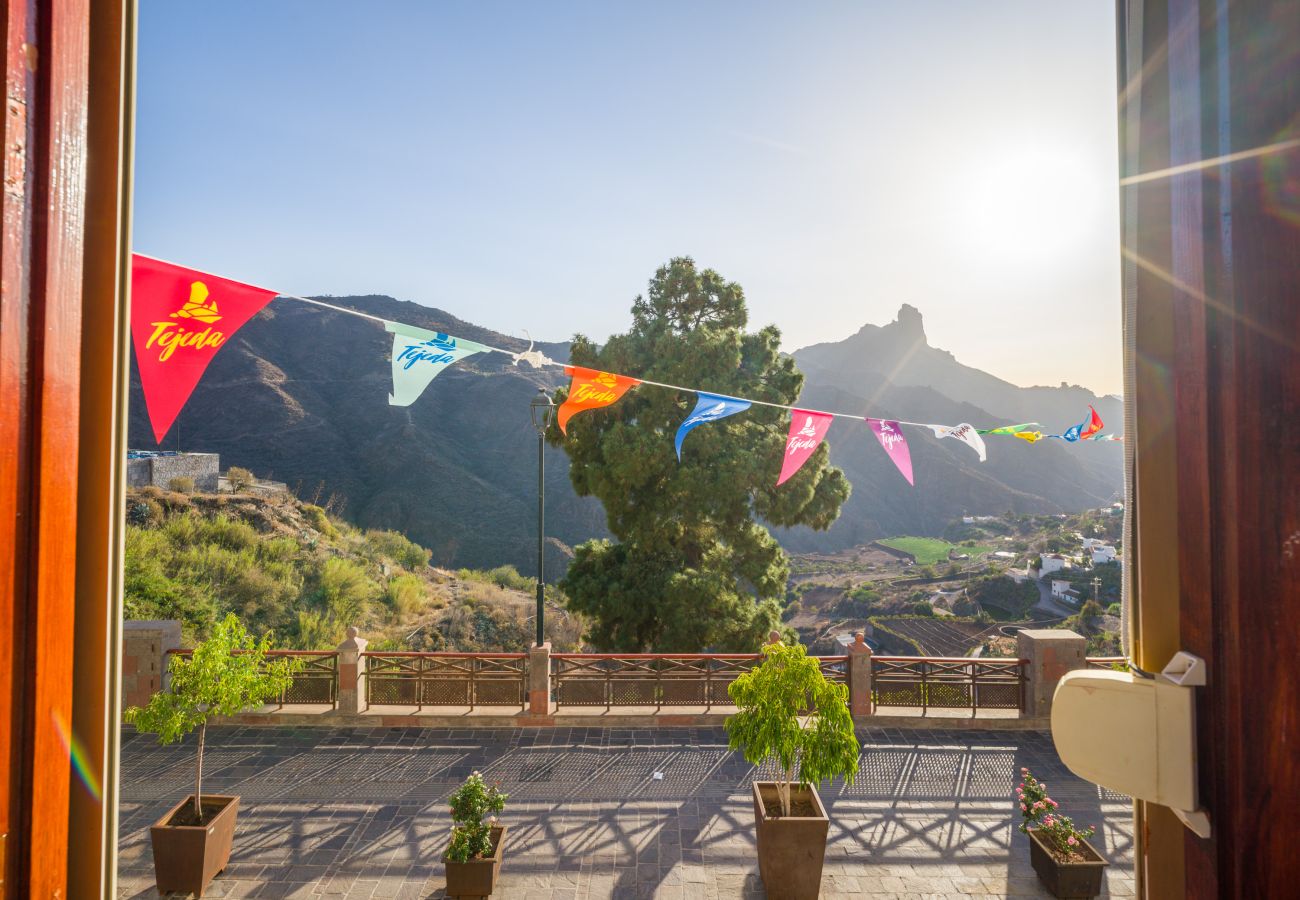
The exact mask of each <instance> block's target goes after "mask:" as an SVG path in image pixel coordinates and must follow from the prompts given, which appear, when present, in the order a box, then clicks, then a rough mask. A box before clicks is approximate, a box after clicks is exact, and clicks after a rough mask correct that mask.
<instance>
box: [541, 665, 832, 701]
mask: <svg viewBox="0 0 1300 900" xmlns="http://www.w3.org/2000/svg"><path fill="white" fill-rule="evenodd" d="M762 659H763V657H762V654H759V653H626V654H608V653H553V654H551V660H552V667H551V684H552V688H553V691H554V695H555V705H556V707H557V708H559V707H565V706H570V707H572V706H603V707H605V708H606V709H611V708H612V707H615V706H653V707H655V708H656V709H663V708H664V707H665V706H702V707H704V708H705V709H710V708H712V707H713V706H715V705H718V706H729V705H730V704H731V697H730V696H729V695H728V694H727V687H728V686H729V685H730V684H731V683H732V682H733V681H735V680H736V679H737V678H738V677H739V676H741V675H742V674H744V673H745V672H748V671H750V670H751V669H753V668H754V667H756V666H757V665H758V664H759V663H760V662H761V661H762ZM816 659H818V661H819V662H820V664H821V668H822V673H823V674H824V675H825V676H826V678H827V679H828V680H830V681H832V682H836V683H839V684H847V683H848V680H849V675H848V664H849V658H848V657H847V656H822V657H816Z"/></svg>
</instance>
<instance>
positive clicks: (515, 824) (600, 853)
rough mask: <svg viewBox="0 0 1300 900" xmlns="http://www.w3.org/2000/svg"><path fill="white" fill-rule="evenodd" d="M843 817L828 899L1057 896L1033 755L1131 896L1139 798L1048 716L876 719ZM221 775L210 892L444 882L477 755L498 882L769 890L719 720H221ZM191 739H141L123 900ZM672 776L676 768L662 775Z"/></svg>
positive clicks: (125, 755)
mask: <svg viewBox="0 0 1300 900" xmlns="http://www.w3.org/2000/svg"><path fill="white" fill-rule="evenodd" d="M859 740H860V741H861V743H862V757H861V759H860V766H861V771H860V774H859V777H858V780H857V782H856V783H855V784H853V785H844V784H842V783H840V782H835V783H832V784H826V785H823V786H822V787H821V788H820V791H821V795H822V800H823V802H824V803H825V804H826V806H827V807H828V809H829V810H830V813H831V818H832V826H831V831H830V839H829V844H828V846H827V854H826V865H825V871H824V878H823V883H822V888H823V890H822V896H823V897H857V898H862V897H871V898H877V900H880V898H887V897H896V898H897V897H910V898H918V900H919V898H926V897H929V898H938V897H944V898H949V900H951V898H958V897H960V898H969V897H981V896H986V897H992V896H998V897H1005V896H1033V897H1041V896H1046V894H1045V892H1044V891H1043V890H1042V887H1041V885H1040V884H1039V883H1038V881H1037V878H1036V876H1035V875H1034V872H1033V869H1032V867H1031V866H1030V864H1029V846H1028V839H1027V838H1026V837H1025V836H1024V835H1022V834H1020V833H1019V832H1018V831H1017V830H1016V828H1015V826H1016V824H1018V820H1017V818H1016V817H1014V816H1013V815H1012V813H1013V811H1014V805H1013V803H1012V800H1011V792H1012V790H1013V788H1014V784H1015V781H1016V778H1017V775H1018V771H1019V767H1020V766H1022V765H1023V766H1028V767H1029V768H1031V769H1033V770H1034V771H1035V772H1037V773H1039V774H1040V775H1041V776H1042V777H1043V778H1044V779H1045V780H1047V781H1049V782H1051V783H1052V793H1053V796H1055V797H1056V798H1057V799H1058V800H1060V801H1061V803H1062V805H1063V806H1065V807H1066V808H1067V809H1068V810H1069V813H1070V815H1071V816H1073V817H1074V818H1075V820H1076V821H1080V822H1085V823H1089V824H1097V825H1099V826H1101V827H1100V828H1099V829H1098V834H1097V837H1096V838H1095V839H1094V843H1095V844H1096V845H1097V846H1098V848H1099V849H1100V850H1101V851H1102V852H1103V853H1105V854H1106V855H1107V857H1108V858H1109V859H1110V861H1111V867H1110V869H1109V870H1108V872H1107V877H1106V892H1107V893H1108V894H1111V895H1115V896H1131V895H1132V894H1133V890H1134V888H1133V880H1132V874H1133V868H1132V822H1131V813H1130V807H1129V804H1128V802H1127V801H1126V799H1125V798H1123V797H1120V796H1118V795H1114V794H1110V793H1108V792H1103V791H1100V790H1099V789H1098V788H1096V787H1095V786H1093V785H1090V784H1087V783H1086V782H1083V781H1080V780H1079V779H1076V778H1074V777H1073V776H1071V775H1070V774H1069V773H1068V772H1067V771H1066V770H1065V768H1064V767H1063V766H1062V765H1061V763H1060V760H1059V759H1057V757H1056V755H1055V751H1054V749H1053V747H1052V745H1051V741H1050V739H1049V738H1047V736H1045V735H1040V734H1037V733H1034V732H982V731H965V730H962V731H957V730H905V729H898V728H869V729H862V730H861V731H860V733H859ZM208 742H209V743H208V759H210V760H217V761H218V763H216V766H217V767H216V768H215V769H211V770H210V772H211V773H212V778H211V780H210V781H209V784H211V785H213V790H214V791H215V790H218V789H220V790H221V791H222V792H230V793H237V794H239V795H240V796H241V798H242V800H241V805H240V813H239V828H238V831H237V833H236V840H235V850H234V853H233V855H232V858H231V862H230V865H229V866H228V867H227V869H226V871H225V872H224V873H223V874H222V876H221V877H220V878H219V879H218V880H217V882H215V883H214V885H213V887H212V890H211V891H210V892H209V894H208V896H213V897H230V898H235V900H238V898H251V897H278V898H286V897H314V898H318V900H357V898H361V900H414V898H417V897H419V898H427V897H445V896H446V893H445V890H444V886H445V880H444V875H443V868H442V863H441V854H442V850H443V848H444V846H445V844H446V840H447V834H448V831H449V829H450V824H451V823H450V818H449V816H448V812H447V809H446V806H445V805H444V804H445V802H446V798H447V796H448V795H450V793H451V792H452V791H453V790H454V789H455V788H456V786H457V785H458V784H459V783H460V782H461V781H462V780H463V779H464V778H465V777H466V776H467V775H468V774H469V773H470V772H471V771H474V770H476V769H477V770H480V771H482V772H484V773H485V774H486V775H488V776H489V777H496V778H500V779H501V780H502V782H503V783H504V784H505V789H506V790H508V791H509V792H510V795H511V796H510V801H509V804H508V806H507V808H506V812H505V815H504V820H505V821H506V822H507V824H509V825H510V826H511V830H510V836H509V838H508V841H507V846H506V861H505V864H504V866H503V868H502V873H501V881H500V886H499V889H498V895H499V896H501V897H503V898H512V897H521V898H525V900H526V898H529V897H539V898H540V897H546V898H549V900H560V898H565V900H568V898H602V900H603V898H609V897H630V898H642V897H645V898H659V897H663V898H667V897H671V898H674V900H677V898H683V900H715V898H719V900H720V898H734V897H761V896H763V888H762V882H761V880H760V879H759V877H758V871H757V857H756V850H755V845H754V825H753V811H752V799H751V795H750V792H749V782H750V780H751V779H752V778H753V777H754V775H755V772H754V769H753V767H751V766H750V765H749V764H748V763H746V762H745V761H744V759H743V758H742V757H740V756H739V755H737V754H734V753H731V752H730V751H728V750H727V740H726V735H725V732H723V731H722V730H721V729H712V728H695V729H660V730H652V729H622V728H571V729H556V730H527V731H526V730H521V729H514V730H510V729H501V730H493V729H460V730H457V729H450V728H438V729H435V728H431V729H420V728H400V729H384V728H356V729H346V728H340V729H329V728H301V729H288V728H277V729H271V728H266V727H244V728H234V727H231V728H214V729H211V730H210V732H209V735H208ZM192 752H193V747H192V741H187V742H186V743H185V744H183V745H181V746H175V745H173V746H171V747H158V746H157V745H156V744H154V743H153V742H152V741H151V740H150V739H149V738H147V737H145V736H140V735H136V734H134V732H132V731H131V730H130V729H127V730H126V731H125V732H124V734H123V750H122V759H123V767H122V771H123V778H124V784H123V786H122V794H123V797H125V798H127V800H126V801H124V802H123V803H122V805H121V823H122V824H121V832H120V836H119V866H120V871H119V892H118V896H119V897H121V898H128V897H129V898H131V900H146V898H154V897H156V896H157V892H156V891H155V890H153V887H152V885H153V860H152V851H151V849H150V845H149V832H148V829H149V826H150V825H152V824H153V823H154V822H155V821H157V819H158V818H159V817H161V816H162V815H163V814H164V813H165V812H166V810H167V808H168V807H169V806H170V805H171V804H172V803H174V802H175V800H176V798H177V796H178V795H179V794H180V793H181V792H183V791H184V789H185V787H186V786H187V785H188V780H189V777H190V773H191V769H192V766H193V756H192ZM650 771H663V772H664V773H665V778H664V779H663V780H662V781H653V782H652V781H649V780H648V778H647V775H646V773H647V772H650Z"/></svg>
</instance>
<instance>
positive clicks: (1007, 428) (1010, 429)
mask: <svg viewBox="0 0 1300 900" xmlns="http://www.w3.org/2000/svg"><path fill="white" fill-rule="evenodd" d="M1037 424H1038V423H1037V422H1025V423H1024V424H1022V425H1003V426H1002V427H1001V428H979V429H977V431H979V433H980V434H1018V433H1019V432H1021V431H1028V430H1029V429H1030V428H1033V427H1034V426H1035V425H1037Z"/></svg>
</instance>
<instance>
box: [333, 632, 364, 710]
mask: <svg viewBox="0 0 1300 900" xmlns="http://www.w3.org/2000/svg"><path fill="white" fill-rule="evenodd" d="M358 634H359V632H358V631H357V629H356V627H355V626H349V627H348V636H347V637H346V638H345V639H344V641H343V643H341V644H339V646H338V653H339V659H338V667H339V712H340V713H341V714H342V715H345V716H356V715H360V714H361V698H362V697H364V696H365V677H366V676H365V670H364V669H363V668H362V665H361V654H362V653H365V652H366V644H367V643H368V642H367V641H366V639H365V638H363V637H358V636H357V635H358Z"/></svg>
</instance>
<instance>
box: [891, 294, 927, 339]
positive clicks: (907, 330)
mask: <svg viewBox="0 0 1300 900" xmlns="http://www.w3.org/2000/svg"><path fill="white" fill-rule="evenodd" d="M893 324H894V326H895V327H896V328H897V329H898V331H899V332H900V337H902V338H903V339H904V340H909V341H918V340H919V341H920V342H922V343H925V342H926V340H925V321H924V320H923V319H922V318H921V311H920V310H919V309H917V308H916V307H915V306H913V305H912V304H910V303H904V304H903V305H902V306H900V307H899V308H898V315H897V316H896V317H895V319H894V323H893Z"/></svg>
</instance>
